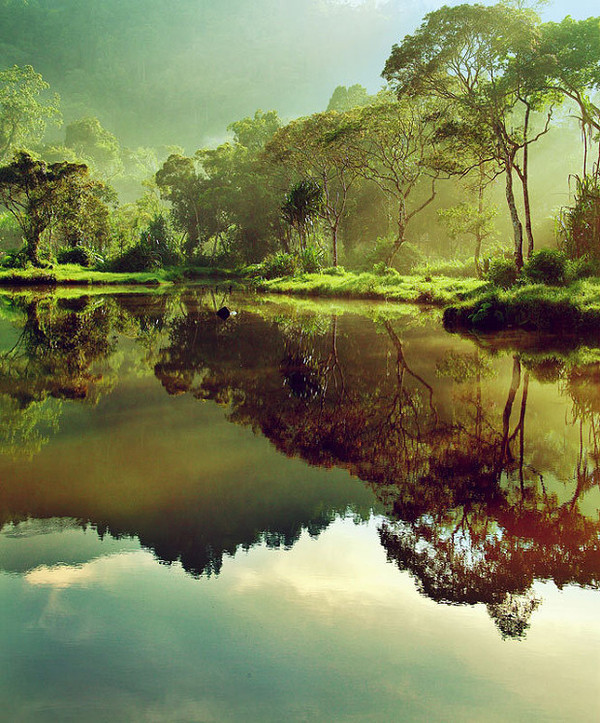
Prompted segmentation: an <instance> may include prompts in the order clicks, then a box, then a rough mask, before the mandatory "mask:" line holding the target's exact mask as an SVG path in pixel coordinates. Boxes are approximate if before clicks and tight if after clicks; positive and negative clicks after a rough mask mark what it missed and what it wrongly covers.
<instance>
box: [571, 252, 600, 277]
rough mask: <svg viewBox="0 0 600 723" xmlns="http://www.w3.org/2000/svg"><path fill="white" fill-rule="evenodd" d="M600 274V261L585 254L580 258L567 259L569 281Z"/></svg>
mask: <svg viewBox="0 0 600 723" xmlns="http://www.w3.org/2000/svg"><path fill="white" fill-rule="evenodd" d="M599 275H600V262H598V261H597V260H596V259H589V258H587V256H583V257H582V258H580V259H572V260H568V261H567V269H566V277H567V280H568V281H577V280H578V279H587V278H589V277H590V276H599Z"/></svg>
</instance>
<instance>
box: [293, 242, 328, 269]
mask: <svg viewBox="0 0 600 723" xmlns="http://www.w3.org/2000/svg"><path fill="white" fill-rule="evenodd" d="M324 257H325V252H324V251H323V249H322V248H321V247H320V246H307V247H306V248H305V249H303V250H302V251H300V252H299V254H298V266H299V268H300V269H302V271H304V272H306V273H307V274H314V273H316V272H317V271H319V270H320V269H321V268H323V258H324Z"/></svg>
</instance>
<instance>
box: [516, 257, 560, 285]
mask: <svg viewBox="0 0 600 723" xmlns="http://www.w3.org/2000/svg"><path fill="white" fill-rule="evenodd" d="M566 270H567V257H566V256H565V255H564V254H563V253H562V251H558V250H556V249H540V250H539V251H536V252H535V253H534V254H533V256H532V257H531V258H530V259H529V261H528V262H527V263H526V264H525V267H524V269H523V273H524V275H525V276H526V277H527V278H528V279H529V280H530V281H532V282H533V283H535V284H552V285H554V286H558V285H560V284H564V282H565V274H566Z"/></svg>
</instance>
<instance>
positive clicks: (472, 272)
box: [413, 259, 477, 279]
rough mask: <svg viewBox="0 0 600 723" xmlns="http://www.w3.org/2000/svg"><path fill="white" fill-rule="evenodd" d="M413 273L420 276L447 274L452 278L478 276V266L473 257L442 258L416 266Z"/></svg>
mask: <svg viewBox="0 0 600 723" xmlns="http://www.w3.org/2000/svg"><path fill="white" fill-rule="evenodd" d="M413 273H415V274H416V275H418V276H447V277H449V278H452V279H468V278H475V277H476V276H477V268H476V267H475V261H474V260H473V259H467V260H466V261H446V260H440V261H430V262H429V263H427V264H425V265H419V266H416V267H415V268H414V269H413Z"/></svg>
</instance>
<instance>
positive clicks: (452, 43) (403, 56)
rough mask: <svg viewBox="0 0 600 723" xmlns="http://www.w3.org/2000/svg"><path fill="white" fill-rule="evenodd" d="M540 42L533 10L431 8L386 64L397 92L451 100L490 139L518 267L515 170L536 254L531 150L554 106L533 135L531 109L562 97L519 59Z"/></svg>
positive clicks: (467, 121) (386, 72)
mask: <svg viewBox="0 0 600 723" xmlns="http://www.w3.org/2000/svg"><path fill="white" fill-rule="evenodd" d="M538 42H539V18H538V17H537V15H536V14H535V13H534V12H533V11H531V10H523V9H519V8H515V7H509V6H507V5H502V4H498V5H494V6H491V7H487V6H483V5H459V6H456V7H443V8H441V9H440V10H436V11H435V12H432V13H430V14H429V15H427V16H426V17H425V20H424V22H423V24H422V25H421V27H420V28H419V29H418V30H417V31H416V32H415V33H414V34H413V35H409V36H407V37H406V38H405V39H404V40H403V42H402V43H401V44H400V45H395V46H394V47H393V49H392V53H391V55H390V57H389V58H388V60H387V63H386V66H385V69H384V71H383V76H384V77H385V78H386V79H387V80H388V81H390V83H392V85H393V87H394V89H395V90H396V92H397V93H398V95H399V96H404V95H408V96H413V97H423V96H429V97H431V96H433V97H436V98H440V99H444V100H446V101H447V102H449V103H450V104H451V106H452V109H453V111H454V112H455V113H456V114H457V115H458V117H459V118H461V119H462V121H463V128H472V129H474V130H475V131H476V136H477V142H478V143H481V140H482V138H483V139H484V145H487V147H488V149H489V154H490V155H489V159H490V160H493V161H495V162H497V163H499V164H500V165H501V167H502V170H503V171H504V173H505V177H506V199H507V204H508V208H509V211H510V216H511V221H512V226H513V235H514V255H515V263H516V264H517V266H518V268H521V267H522V266H523V224H522V222H521V220H520V218H519V212H518V208H517V202H516V199H515V191H514V175H515V174H516V175H517V176H518V178H519V179H520V181H521V184H522V189H523V201H524V206H525V216H526V232H527V235H528V244H529V253H530V254H531V252H532V251H533V235H532V230H531V215H530V207H529V189H528V150H529V146H530V145H531V143H533V142H535V141H536V140H538V139H539V138H540V137H541V136H542V135H543V134H544V133H545V132H547V130H548V128H549V122H550V117H551V109H550V111H549V113H548V116H547V118H546V122H545V124H544V125H543V127H542V129H541V130H538V131H537V132H534V134H533V136H532V135H530V134H531V123H532V112H535V111H537V110H540V109H541V108H542V107H543V106H544V105H545V104H546V103H547V101H548V100H551V99H554V98H556V94H552V93H551V94H550V95H549V94H548V93H547V89H546V88H545V87H543V86H541V85H540V84H539V83H535V82H533V80H534V77H533V76H532V74H531V73H530V72H529V71H528V69H527V67H526V65H524V64H522V63H520V62H516V61H515V58H516V59H518V58H520V57H529V56H531V55H532V54H533V53H534V52H535V48H536V45H537V44H538ZM465 137H467V136H465ZM519 154H521V161H520V163H519Z"/></svg>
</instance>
